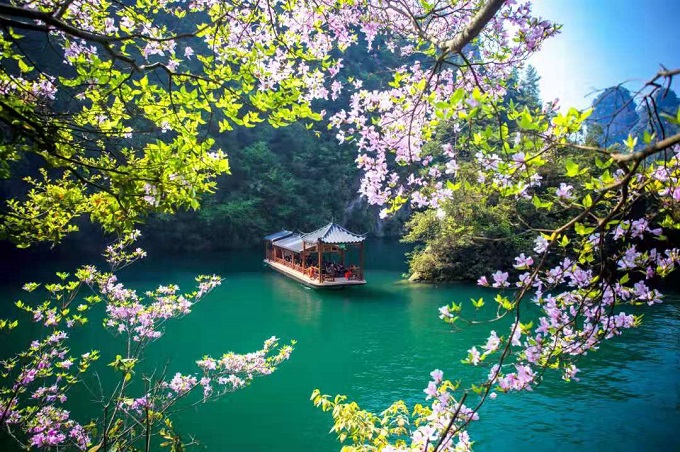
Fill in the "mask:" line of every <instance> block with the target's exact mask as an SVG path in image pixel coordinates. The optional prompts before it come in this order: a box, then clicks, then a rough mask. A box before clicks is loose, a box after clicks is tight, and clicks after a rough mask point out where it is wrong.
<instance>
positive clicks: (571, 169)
mask: <svg viewBox="0 0 680 452" xmlns="http://www.w3.org/2000/svg"><path fill="white" fill-rule="evenodd" d="M564 165H565V167H566V169H567V177H576V176H578V173H579V166H578V164H577V163H576V162H574V161H573V160H571V159H567V161H566V162H564Z"/></svg>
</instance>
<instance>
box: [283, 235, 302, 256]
mask: <svg viewBox="0 0 680 452" xmlns="http://www.w3.org/2000/svg"><path fill="white" fill-rule="evenodd" d="M276 246H278V247H279V248H283V249H286V250H288V251H292V252H294V253H301V252H302V250H303V249H304V244H303V243H302V236H301V235H300V234H291V235H289V236H288V237H285V238H282V239H278V240H276Z"/></svg>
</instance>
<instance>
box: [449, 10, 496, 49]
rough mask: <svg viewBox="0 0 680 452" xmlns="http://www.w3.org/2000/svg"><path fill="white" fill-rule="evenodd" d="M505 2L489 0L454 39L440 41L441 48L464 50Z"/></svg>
mask: <svg viewBox="0 0 680 452" xmlns="http://www.w3.org/2000/svg"><path fill="white" fill-rule="evenodd" d="M504 3H505V0H489V1H487V2H486V3H485V4H484V6H482V9H480V10H479V11H478V12H477V14H475V16H474V17H473V18H472V20H471V21H470V23H469V24H468V26H467V27H466V28H465V29H464V30H463V31H461V32H460V33H458V34H457V35H456V37H454V38H453V39H449V40H448V41H444V42H442V43H440V44H439V48H440V49H441V50H443V51H444V53H460V52H461V51H462V50H463V47H465V46H466V45H468V44H469V43H470V41H472V40H473V39H475V38H476V37H477V36H478V35H479V33H481V31H482V29H484V27H485V26H486V24H488V23H489V21H490V20H491V19H492V18H493V16H495V15H496V13H497V12H498V10H500V9H501V7H502V6H503V4H504Z"/></svg>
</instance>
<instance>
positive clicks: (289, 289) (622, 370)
mask: <svg viewBox="0 0 680 452" xmlns="http://www.w3.org/2000/svg"><path fill="white" fill-rule="evenodd" d="M403 252H404V248H403V247H401V246H399V245H394V244H384V243H370V244H369V246H368V255H367V264H366V267H367V268H368V272H367V279H368V281H369V284H368V285H367V286H365V287H361V288H352V289H348V290H342V291H332V292H324V291H314V290H310V289H306V288H304V287H302V286H301V285H299V284H297V283H295V282H293V281H291V280H288V279H286V278H284V277H283V276H281V275H279V274H277V273H274V272H272V271H271V270H268V269H264V268H262V265H261V261H260V259H261V256H260V255H259V254H258V252H257V251H254V252H238V253H229V254H220V255H216V254H215V255H202V256H184V257H157V258H153V256H152V257H151V258H149V259H148V260H147V261H146V262H143V263H140V264H137V265H135V266H134V267H131V268H130V269H128V270H126V271H125V272H124V274H123V275H122V278H121V279H122V280H124V281H125V282H126V283H129V284H130V285H132V286H135V287H139V288H148V287H152V286H155V285H157V284H160V283H164V284H167V283H177V284H179V285H180V287H181V288H183V289H185V290H188V289H189V288H190V287H191V285H192V283H193V277H194V276H195V275H197V274H200V273H218V274H221V275H222V276H224V277H225V280H224V282H223V284H222V286H220V287H219V288H218V290H217V291H215V292H214V293H213V294H212V295H211V296H210V297H208V298H207V299H206V300H205V301H203V302H202V303H201V304H199V305H197V306H196V307H195V309H194V312H193V313H192V314H191V315H190V316H188V317H187V318H185V319H182V320H180V321H176V322H172V323H170V324H168V327H167V333H166V335H165V336H164V337H163V338H161V340H159V341H158V342H157V343H155V344H153V345H152V347H151V348H150V350H149V352H150V354H149V360H148V362H147V363H146V364H147V365H150V364H151V362H152V361H155V362H158V363H159V364H162V363H164V362H165V361H166V360H168V359H169V360H170V368H169V370H170V372H172V373H174V372H176V371H181V372H184V373H187V372H189V371H193V370H194V369H196V367H195V364H194V361H195V360H197V359H200V358H201V357H202V355H203V354H207V353H209V354H213V355H217V354H220V353H222V352H225V351H228V350H233V351H236V352H248V351H253V350H256V349H258V348H259V347H261V344H262V341H263V340H264V339H266V338H268V337H270V336H272V335H276V336H278V337H280V338H282V339H283V340H290V339H296V340H297V341H298V345H297V346H296V350H295V352H294V353H293V355H292V358H291V360H290V361H288V362H287V363H285V364H283V365H282V366H281V368H280V369H279V371H277V372H276V373H275V374H274V375H271V376H268V377H266V378H261V379H259V380H256V381H255V382H254V383H253V384H252V385H251V386H250V387H249V388H247V389H245V390H242V391H239V392H236V393H234V394H231V395H229V396H227V397H226V398H224V399H222V400H220V401H218V402H214V403H209V404H205V405H200V406H199V407H198V408H197V409H191V411H185V412H183V413H181V414H179V415H178V416H177V419H176V427H177V428H178V429H179V430H180V431H182V432H188V433H191V434H193V435H194V436H195V437H196V438H197V439H198V440H200V442H201V444H202V445H204V446H206V447H208V448H209V449H211V450H236V451H240V450H248V451H268V450H277V451H278V450H290V451H292V450H319V451H326V450H328V451H330V450H338V449H339V444H338V443H337V442H336V440H335V438H334V437H333V436H332V435H329V434H328V430H329V429H330V427H331V425H332V419H331V417H330V415H329V414H326V413H322V412H320V411H319V410H317V409H315V408H314V407H313V406H312V405H311V402H309V396H310V394H311V392H312V390H313V389H315V388H319V389H321V390H322V392H324V393H328V394H336V393H342V394H346V395H348V396H349V398H350V399H351V400H355V401H357V402H358V403H359V404H360V405H361V406H362V407H364V408H367V409H371V410H374V411H376V412H380V411H382V410H383V409H385V408H386V407H387V406H388V405H389V404H390V403H391V402H393V401H395V400H398V399H404V400H406V401H407V402H408V403H409V404H411V405H413V404H414V403H418V402H421V403H422V402H424V394H423V392H422V390H423V388H424V387H425V386H426V385H427V381H428V379H429V375H428V374H429V372H430V371H431V370H433V369H435V368H440V369H443V370H444V372H445V376H447V377H449V378H451V379H459V378H460V379H463V380H468V381H469V380H471V379H472V378H475V377H476V376H478V375H482V374H485V373H486V369H478V368H473V367H470V366H464V365H462V364H460V360H461V359H462V358H463V357H464V355H465V350H467V349H468V348H469V347H470V346H471V345H474V344H479V343H481V342H483V340H484V338H485V337H486V336H487V333H488V330H489V328H490V327H489V325H482V326H475V327H466V328H464V329H463V330H461V331H457V332H451V331H450V329H449V328H448V327H447V325H445V324H443V323H442V322H441V321H440V320H439V319H438V318H437V308H438V307H439V306H441V305H443V304H445V303H448V302H450V301H454V300H456V301H468V300H469V299H470V297H479V296H481V295H484V294H486V295H489V293H488V292H484V291H480V290H479V289H478V288H476V287H475V286H472V285H449V286H442V287H433V286H425V285H409V284H404V283H402V282H400V279H401V273H402V272H403V271H404V270H405V265H404V263H403V261H404V258H403ZM67 264H68V265H67ZM73 264H75V263H68V262H64V265H66V267H64V266H61V267H60V269H64V268H66V269H69V268H70V267H72V265H73ZM5 265H7V263H5ZM15 270H16V269H15ZM46 270H47V269H46V268H45V267H41V266H39V265H36V266H35V267H34V268H24V269H21V270H20V273H23V276H19V275H15V276H12V277H11V278H8V279H20V278H23V279H22V281H23V280H25V279H26V278H27V275H28V274H29V271H30V272H38V273H43V272H44V271H46ZM6 276H7V275H6ZM28 279H31V280H35V279H37V277H28ZM18 286H19V283H18V282H16V283H13V284H12V285H9V286H8V285H5V286H3V289H2V290H3V293H4V294H5V295H6V296H10V297H12V296H13V295H14V294H15V293H16V288H17V287H18ZM4 301H5V302H9V301H11V300H4ZM3 311H4V309H3ZM646 312H647V313H646V315H645V319H644V323H643V326H642V327H641V328H639V329H638V330H636V331H634V332H632V333H631V334H628V335H627V336H624V337H622V338H619V339H617V340H615V341H612V342H610V343H608V344H607V345H606V346H604V347H603V348H602V349H601V350H600V351H599V352H597V353H593V354H591V355H589V356H587V357H586V358H585V359H584V360H583V361H581V363H580V365H579V367H581V368H582V373H581V374H579V376H581V377H582V378H581V382H580V383H564V382H562V381H561V380H559V378H548V379H547V380H546V381H545V382H544V384H543V385H542V386H541V387H540V388H538V389H537V390H536V391H534V392H533V393H523V394H507V395H502V394H501V395H499V397H498V398H497V399H496V400H491V401H489V402H488V403H487V405H485V406H484V407H483V408H482V411H481V413H480V415H481V420H480V421H479V422H477V423H476V425H474V426H473V427H472V428H471V431H470V433H471V436H472V439H473V440H475V441H476V443H475V448H476V450H480V451H489V450H493V451H496V450H501V451H504V450H508V451H513V450H521V449H526V448H534V449H537V450H549V449H553V450H564V451H580V450H602V451H609V450H617V451H618V450H622V451H634V450H640V451H642V450H680V436H678V432H680V303H678V301H676V300H672V299H670V298H669V299H668V300H667V302H666V303H665V304H663V305H661V306H659V307H655V308H654V309H650V310H648V311H646ZM493 328H495V329H497V330H498V331H499V334H503V335H507V332H506V326H505V325H494V326H493ZM90 330H91V331H92V332H91V333H83V334H84V336H82V337H81V338H80V341H81V342H82V343H85V342H87V341H96V343H97V346H100V348H102V350H103V353H105V354H112V355H113V356H115V352H116V349H117V347H118V345H119V344H118V343H117V342H116V341H115V340H112V339H111V337H110V336H109V335H108V333H101V332H100V331H101V330H99V329H94V328H92V329H90ZM0 340H4V339H0ZM2 349H3V350H6V347H5V346H4V345H3V347H2ZM109 358H110V357H108V356H104V357H103V358H102V361H103V362H108V361H111V359H109ZM107 359H108V361H107ZM84 401H85V398H84V397H83V399H82V400H81V401H80V403H83V402H84Z"/></svg>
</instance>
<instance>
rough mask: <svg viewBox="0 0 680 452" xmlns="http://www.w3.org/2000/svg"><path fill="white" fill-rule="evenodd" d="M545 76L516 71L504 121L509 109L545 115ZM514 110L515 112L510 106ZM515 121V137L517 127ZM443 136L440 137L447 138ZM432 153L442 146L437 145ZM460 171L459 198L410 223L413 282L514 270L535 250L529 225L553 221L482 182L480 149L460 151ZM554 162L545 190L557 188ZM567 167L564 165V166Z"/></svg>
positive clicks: (481, 124)
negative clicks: (477, 153)
mask: <svg viewBox="0 0 680 452" xmlns="http://www.w3.org/2000/svg"><path fill="white" fill-rule="evenodd" d="M538 80H539V76H538V74H537V73H536V70H535V69H534V68H533V67H532V66H528V67H527V69H526V70H524V71H522V73H520V71H517V70H515V71H513V73H512V77H511V78H510V79H509V80H508V81H507V88H508V89H507V95H506V97H505V101H504V102H503V106H502V107H503V108H504V109H505V110H504V111H503V112H502V117H503V118H504V119H505V120H507V115H508V111H509V110H511V109H512V110H517V111H524V110H525V109H526V111H530V112H532V114H539V113H540V110H541V99H540V96H539V89H538ZM510 107H512V108H510ZM513 123H514V121H509V124H510V127H511V129H510V131H511V133H512V131H513V129H512V124H513ZM493 126H494V124H493V123H492V122H491V121H485V120H481V121H477V122H476V123H475V124H474V126H473V128H472V129H471V130H470V134H474V133H476V132H480V131H483V130H485V128H489V127H493ZM447 135H448V133H446V132H444V133H440V134H439V136H444V137H445V136H447ZM430 146H431V147H430V149H434V148H436V147H438V146H440V144H439V143H432V144H431V145H430ZM459 156H460V159H459V161H460V162H461V163H460V168H459V170H458V173H457V178H456V183H455V184H452V186H451V188H455V189H454V190H453V194H452V197H451V199H449V200H446V201H445V202H444V203H443V204H442V205H441V206H440V208H439V209H438V210H435V209H428V210H425V211H421V212H416V213H414V214H413V215H412V216H411V218H410V219H409V221H408V222H407V223H406V230H407V233H406V235H405V236H404V238H403V240H404V241H405V242H409V243H417V244H418V246H417V248H416V249H415V250H414V251H413V252H412V253H410V255H409V272H410V279H411V280H414V281H452V280H476V279H477V278H478V277H479V275H482V274H485V273H489V272H491V271H492V270H494V269H497V268H509V267H512V262H513V258H514V257H515V256H517V255H518V254H519V253H520V252H521V250H526V249H527V248H531V247H530V246H529V245H530V243H532V241H533V239H534V237H533V234H532V233H528V232H527V225H528V224H529V223H531V224H532V226H535V227H537V226H541V227H545V226H547V225H549V224H552V221H553V219H552V218H550V217H549V216H548V212H542V213H541V214H537V213H536V210H535V209H534V208H533V206H532V205H531V201H530V200H528V201H527V200H523V199H521V198H519V199H511V198H507V197H500V196H498V193H497V191H495V190H492V189H490V187H489V186H488V185H485V184H480V183H479V181H478V180H477V170H478V167H477V165H476V164H475V163H474V149H473V148H462V149H460V150H459ZM544 159H546V160H547V161H548V162H549V163H548V164H547V165H546V166H544V167H543V168H541V174H542V177H543V179H544V181H545V182H546V184H545V186H544V190H545V189H547V188H548V187H551V186H552V184H554V182H555V180H556V178H555V174H554V173H555V172H556V171H557V168H558V167H559V166H558V165H560V163H562V162H561V160H562V159H560V158H559V156H558V155H557V154H553V155H551V156H549V157H544ZM562 164H563V163H562Z"/></svg>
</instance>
